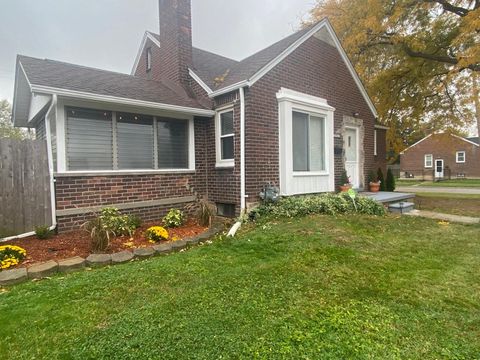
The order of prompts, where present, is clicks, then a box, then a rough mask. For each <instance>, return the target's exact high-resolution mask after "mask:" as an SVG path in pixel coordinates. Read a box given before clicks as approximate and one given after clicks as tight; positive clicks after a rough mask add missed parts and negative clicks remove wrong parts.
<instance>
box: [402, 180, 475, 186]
mask: <svg viewBox="0 0 480 360" xmlns="http://www.w3.org/2000/svg"><path fill="white" fill-rule="evenodd" d="M396 184H397V186H420V187H422V186H424V187H459V188H462V187H464V188H477V187H480V179H458V180H443V181H437V182H433V181H419V180H402V179H398V180H396Z"/></svg>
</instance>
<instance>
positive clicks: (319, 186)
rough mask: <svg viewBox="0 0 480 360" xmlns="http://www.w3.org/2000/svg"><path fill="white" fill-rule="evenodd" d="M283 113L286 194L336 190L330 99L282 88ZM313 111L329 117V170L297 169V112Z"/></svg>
mask: <svg viewBox="0 0 480 360" xmlns="http://www.w3.org/2000/svg"><path fill="white" fill-rule="evenodd" d="M276 96H277V101H278V117H279V158H280V164H279V165H280V168H279V170H280V193H281V195H284V196H290V195H300V194H311V193H320V192H331V191H335V176H334V172H335V170H334V112H335V108H334V107H332V106H330V105H328V102H327V100H325V99H322V98H319V97H316V96H312V95H309V94H305V93H300V92H298V91H295V90H290V89H286V88H281V89H280V91H279V92H278V93H277V94H276ZM294 111H298V112H303V113H309V114H312V115H315V116H319V117H322V118H324V121H325V139H324V144H325V145H324V146H325V170H324V171H311V172H303V171H302V172H297V171H293V141H292V128H293V112H294Z"/></svg>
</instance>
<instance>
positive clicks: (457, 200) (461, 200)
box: [414, 193, 480, 217]
mask: <svg viewBox="0 0 480 360" xmlns="http://www.w3.org/2000/svg"><path fill="white" fill-rule="evenodd" d="M414 201H415V205H416V208H417V209H420V210H429V211H435V212H439V213H444V214H453V215H461V216H472V217H480V194H444V193H417V194H415V199H414Z"/></svg>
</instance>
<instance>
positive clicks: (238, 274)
mask: <svg viewBox="0 0 480 360" xmlns="http://www.w3.org/2000/svg"><path fill="white" fill-rule="evenodd" d="M479 230H480V227H479V226H462V225H453V224H451V225H441V224H439V223H437V222H435V221H431V220H426V219H421V218H411V217H393V216H389V217H386V218H374V217H368V216H358V217H357V216H350V217H327V216H315V217H306V218H302V219H297V220H290V219H289V220H279V221H276V222H270V223H266V224H264V225H259V226H257V227H256V228H252V227H249V226H247V227H244V228H243V229H242V231H241V234H240V235H239V237H238V238H235V239H219V240H217V241H215V242H214V243H213V244H211V245H204V246H202V247H198V248H194V249H192V250H189V251H188V252H184V253H179V254H174V255H170V256H167V257H162V258H155V259H151V260H147V261H144V262H135V263H131V264H125V265H119V266H116V267H111V268H104V269H98V270H94V271H86V272H80V273H76V274H71V275H68V276H65V277H60V276H57V277H54V278H52V279H50V280H44V281H41V282H36V283H35V282H31V283H26V284H22V285H19V286H15V287H12V288H9V289H5V290H4V291H3V292H1V291H0V329H1V336H0V354H8V358H11V359H31V358H38V359H43V358H48V359H59V358H61V359H64V358H67V359H113V358H115V359H157V358H158V359H220V358H222V359H242V358H244V359H372V358H376V359H407V358H408V359H439V358H449V359H455V358H456V359H474V358H478V355H479V354H480V262H479V261H478V259H479V257H480V241H479V239H478V234H479Z"/></svg>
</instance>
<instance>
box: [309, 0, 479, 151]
mask: <svg viewBox="0 0 480 360" xmlns="http://www.w3.org/2000/svg"><path fill="white" fill-rule="evenodd" d="M324 17H328V18H329V20H330V21H331V23H332V25H333V27H334V29H335V31H336V32H337V35H338V36H339V38H340V40H341V42H342V44H343V46H344V48H345V50H346V52H347V54H348V55H349V57H350V59H351V60H352V63H353V65H354V66H355V69H356V70H357V72H358V74H359V76H360V78H361V79H362V80H363V82H364V84H365V85H366V88H367V91H368V92H369V94H370V96H371V98H372V99H373V101H374V103H375V105H376V107H377V110H378V113H379V118H380V119H379V120H380V121H381V122H383V123H385V124H387V125H388V126H389V127H390V130H389V132H388V145H389V148H390V149H391V150H393V153H394V154H398V153H399V152H400V151H402V150H403V149H404V148H405V147H406V146H407V145H409V144H412V143H414V142H415V141H417V140H419V139H421V138H423V137H424V136H425V135H426V134H428V133H431V132H433V131H436V130H450V131H453V132H462V131H464V130H465V129H466V128H467V127H469V126H472V125H473V124H474V123H477V126H478V129H479V132H480V103H479V102H480V100H479V88H480V0H317V4H316V6H315V7H314V8H313V10H312V11H311V18H310V19H309V22H310V23H311V22H314V21H318V20H320V19H322V18H324Z"/></svg>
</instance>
